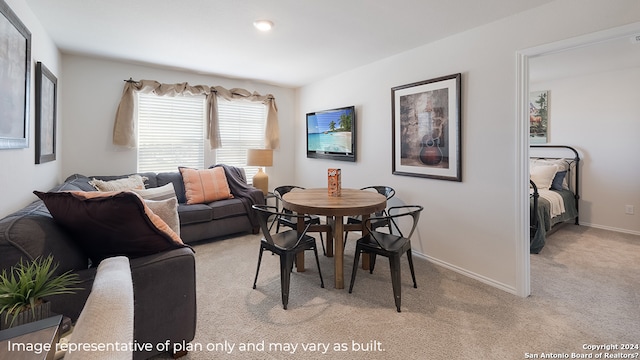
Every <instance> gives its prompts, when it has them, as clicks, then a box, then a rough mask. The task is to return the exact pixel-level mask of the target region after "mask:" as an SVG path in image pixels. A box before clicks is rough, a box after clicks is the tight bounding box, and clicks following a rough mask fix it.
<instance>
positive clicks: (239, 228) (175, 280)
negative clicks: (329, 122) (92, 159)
mask: <svg viewBox="0 0 640 360" xmlns="http://www.w3.org/2000/svg"><path fill="white" fill-rule="evenodd" d="M225 173H226V174H227V179H228V182H229V186H230V188H231V191H232V194H233V195H234V198H233V199H227V200H219V201H215V202H213V203H209V204H195V205H187V204H185V200H186V199H185V196H184V185H183V184H182V178H181V175H180V173H179V172H173V173H158V174H156V173H145V174H141V175H143V176H145V177H147V178H148V180H147V184H146V187H157V186H162V185H165V184H167V183H169V182H172V183H173V185H174V189H175V190H176V195H177V198H178V200H179V202H180V204H179V205H178V212H179V217H180V223H181V226H180V232H181V234H180V235H181V238H182V240H183V242H184V243H189V244H193V243H195V242H197V241H199V240H204V239H212V238H216V237H220V236H227V235H230V234H234V233H241V232H254V233H255V232H256V230H257V228H258V227H257V223H255V219H254V218H253V211H251V205H252V203H259V204H262V203H264V196H263V195H262V192H261V191H260V190H257V189H255V188H253V187H251V186H248V185H246V181H245V180H244V172H243V171H242V169H238V168H233V167H226V166H225ZM126 176H127V175H122V176H95V178H98V179H103V180H109V179H116V178H122V177H126ZM92 178H94V177H93V176H83V175H78V174H75V175H72V176H70V177H69V178H67V179H66V180H65V182H64V183H62V184H61V185H59V186H56V187H55V188H53V189H51V190H50V191H49V192H61V191H73V190H83V191H94V190H95V188H93V186H92V185H90V184H89V183H88V182H89V181H90V180H91V179H92ZM47 255H53V258H54V261H55V262H57V263H59V267H58V269H57V273H62V272H65V271H69V270H71V271H73V272H75V273H77V274H79V275H80V278H81V280H82V283H81V285H80V286H81V287H82V288H83V290H81V291H78V292H76V293H75V294H71V295H58V296H56V297H52V298H51V299H47V300H50V301H51V309H52V311H53V312H55V313H58V314H64V315H66V316H68V317H70V318H71V319H72V320H73V321H74V322H75V320H76V319H77V318H78V316H79V314H80V312H81V311H82V308H83V306H84V304H85V302H86V300H87V297H88V296H89V293H90V290H91V287H92V284H93V279H94V278H95V275H96V268H97V266H98V264H92V263H91V260H90V259H89V257H88V256H87V254H86V253H85V252H84V251H83V250H82V249H81V248H80V247H79V246H78V243H77V242H76V241H74V238H73V236H72V234H70V233H69V232H68V230H66V229H65V228H64V227H62V226H61V225H60V224H59V223H56V221H55V220H54V219H53V217H52V216H51V214H50V213H49V211H48V209H47V207H46V206H45V204H44V202H43V201H42V200H37V201H34V202H33V203H31V204H30V205H28V206H26V207H25V208H23V209H21V210H19V211H17V212H15V213H13V214H10V215H8V216H6V217H5V218H3V219H0V271H1V270H2V269H9V268H10V267H11V266H13V265H15V264H17V263H18V262H19V261H20V259H24V260H33V259H35V258H37V257H39V256H47ZM130 265H131V274H132V279H133V284H134V297H135V305H134V324H135V326H134V339H135V340H136V341H137V342H138V343H151V344H157V343H161V342H162V343H164V342H166V341H170V342H171V343H180V342H182V341H186V342H189V341H191V340H193V338H194V336H195V327H196V284H195V276H196V274H195V256H194V252H193V248H192V247H189V246H184V247H178V248H175V247H174V248H170V249H167V250H165V251H161V252H158V253H152V254H148V255H146V256H140V257H135V258H131V259H130ZM157 353H158V351H157V350H156V349H155V347H154V350H153V351H150V352H139V351H138V352H136V353H134V359H146V358H149V357H152V356H154V355H156V354H157Z"/></svg>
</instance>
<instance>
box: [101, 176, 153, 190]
mask: <svg viewBox="0 0 640 360" xmlns="http://www.w3.org/2000/svg"><path fill="white" fill-rule="evenodd" d="M145 180H148V178H147V177H144V176H140V175H131V176H129V177H126V178H123V179H117V180H110V181H104V180H98V179H96V178H93V179H91V181H89V184H90V185H92V186H93V187H94V188H96V190H98V191H125V190H131V189H144V181H145Z"/></svg>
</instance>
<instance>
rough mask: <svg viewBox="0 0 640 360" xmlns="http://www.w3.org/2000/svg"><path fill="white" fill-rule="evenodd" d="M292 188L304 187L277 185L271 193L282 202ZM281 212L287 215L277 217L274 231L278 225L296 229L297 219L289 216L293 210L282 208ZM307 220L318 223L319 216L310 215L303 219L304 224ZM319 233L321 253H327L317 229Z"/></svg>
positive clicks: (310, 223)
mask: <svg viewBox="0 0 640 360" xmlns="http://www.w3.org/2000/svg"><path fill="white" fill-rule="evenodd" d="M294 189H304V188H303V187H301V186H296V185H283V186H278V187H277V188H275V189H273V195H275V197H276V199H278V201H279V202H282V197H283V196H284V195H285V194H286V193H288V192H289V191H291V190H294ZM282 212H283V213H286V214H287V215H285V216H281V217H280V218H279V219H278V221H277V223H276V232H279V231H280V225H282V226H286V227H289V228H291V229H296V228H297V227H298V220H297V218H293V217H291V216H290V214H293V212H292V211H291V210H287V209H282ZM307 222H308V223H309V225H320V217H319V216H317V215H310V216H309V217H308V219H307V220H305V225H307ZM307 227H308V226H307ZM319 233H320V245H322V254H323V255H327V251H326V250H325V247H324V239H323V237H322V231H319Z"/></svg>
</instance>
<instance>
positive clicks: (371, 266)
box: [369, 253, 376, 274]
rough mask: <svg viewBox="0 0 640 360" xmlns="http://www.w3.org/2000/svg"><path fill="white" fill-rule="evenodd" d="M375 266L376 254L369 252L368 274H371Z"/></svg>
mask: <svg viewBox="0 0 640 360" xmlns="http://www.w3.org/2000/svg"><path fill="white" fill-rule="evenodd" d="M375 267H376V254H374V253H369V274H373V269H375Z"/></svg>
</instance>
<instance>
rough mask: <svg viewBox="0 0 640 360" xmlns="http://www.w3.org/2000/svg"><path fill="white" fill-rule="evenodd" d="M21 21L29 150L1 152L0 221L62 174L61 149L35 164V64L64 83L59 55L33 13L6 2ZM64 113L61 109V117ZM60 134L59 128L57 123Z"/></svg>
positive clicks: (14, 0)
mask: <svg viewBox="0 0 640 360" xmlns="http://www.w3.org/2000/svg"><path fill="white" fill-rule="evenodd" d="M5 2H6V3H7V4H8V5H9V7H10V8H11V9H12V10H13V12H14V13H16V15H17V16H18V18H19V19H20V21H22V23H23V24H24V25H25V26H26V27H27V29H29V31H30V32H31V94H30V101H29V105H30V111H29V115H30V116H29V132H28V136H29V147H28V148H26V149H5V150H0V198H2V201H0V218H2V217H4V216H5V215H8V214H10V213H12V212H13V211H16V210H18V209H20V208H22V207H23V206H25V205H27V204H28V203H30V202H32V201H34V200H36V197H35V195H33V193H32V191H33V190H36V189H38V190H40V189H49V188H51V187H52V186H53V185H55V184H56V183H57V182H58V179H59V172H60V163H61V161H60V158H61V157H60V152H59V150H60V146H59V142H58V146H57V147H56V148H57V150H58V151H56V153H57V159H58V160H56V161H52V162H48V163H44V164H39V165H36V164H35V153H36V151H35V123H36V122H35V73H36V62H37V61H41V62H42V63H43V64H44V65H45V66H46V67H47V68H48V69H49V70H50V71H51V72H52V73H53V74H54V75H55V76H56V78H57V79H58V86H60V84H61V83H63V82H64V81H63V79H62V76H61V73H60V53H59V52H58V49H57V48H56V46H55V44H54V43H53V41H52V40H51V38H50V37H49V35H48V34H47V33H46V32H45V30H44V28H43V27H42V25H41V24H40V22H39V21H38V19H37V18H36V17H35V15H34V14H33V13H32V12H31V9H29V7H28V6H27V5H26V4H25V3H24V1H18V0H5ZM58 103H59V102H58ZM63 113H64V109H63V108H62V107H59V108H58V117H61V116H62V115H63ZM57 130H58V134H59V133H60V125H59V122H58V127H57ZM58 139H59V138H58Z"/></svg>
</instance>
